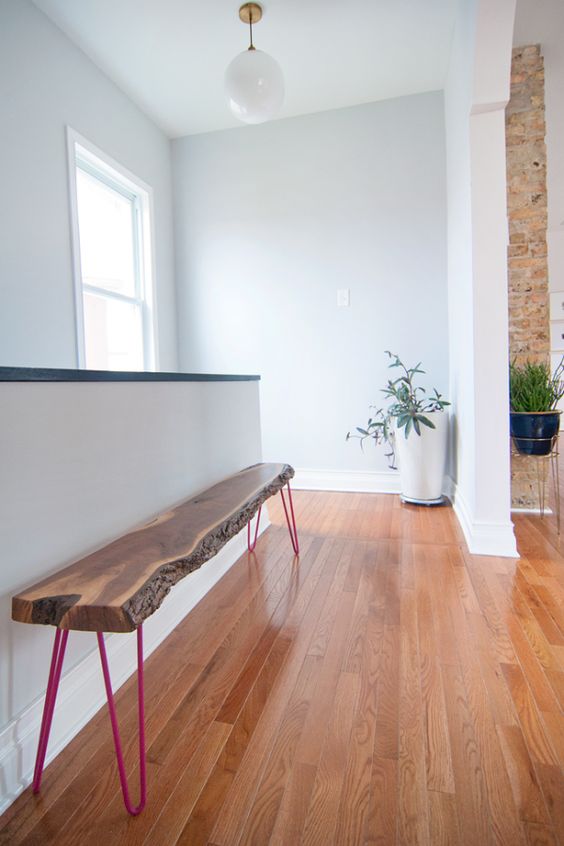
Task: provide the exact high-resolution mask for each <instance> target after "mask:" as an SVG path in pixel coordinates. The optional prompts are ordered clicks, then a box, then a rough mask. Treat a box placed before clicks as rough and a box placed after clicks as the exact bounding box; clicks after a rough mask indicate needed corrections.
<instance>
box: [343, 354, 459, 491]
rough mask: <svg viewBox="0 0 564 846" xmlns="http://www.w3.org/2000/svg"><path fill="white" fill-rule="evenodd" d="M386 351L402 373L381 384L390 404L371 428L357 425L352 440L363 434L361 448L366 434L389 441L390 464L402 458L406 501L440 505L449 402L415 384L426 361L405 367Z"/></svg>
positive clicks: (370, 423)
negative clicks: (429, 393) (428, 393)
mask: <svg viewBox="0 0 564 846" xmlns="http://www.w3.org/2000/svg"><path fill="white" fill-rule="evenodd" d="M386 355H387V356H388V357H389V358H390V359H391V363H390V367H392V368H397V369H399V370H400V372H401V375H400V376H398V378H397V379H389V380H388V384H387V385H386V387H385V388H382V393H383V394H384V395H385V397H386V398H387V399H388V400H389V404H388V405H387V406H386V407H385V408H377V409H375V411H374V413H373V416H372V417H370V418H369V420H368V423H367V425H366V428H361V427H360V426H357V427H356V433H354V434H353V433H352V432H348V434H347V440H350V439H351V438H358V439H359V440H360V444H361V446H362V445H363V443H364V441H365V440H366V439H367V438H371V439H372V440H373V441H374V442H375V444H380V443H385V444H387V445H388V447H389V451H388V452H387V453H386V455H387V458H388V461H389V465H390V467H391V468H393V469H395V466H396V457H397V459H398V465H399V472H400V482H401V497H402V500H403V501H405V502H412V503H416V504H419V505H437V504H439V503H442V502H443V496H442V488H443V478H444V470H445V462H446V450H447V437H448V415H447V414H446V413H445V411H444V409H445V407H446V406H447V405H450V403H448V402H447V401H446V400H444V399H443V398H442V396H441V394H439V392H438V391H437V389H436V388H434V392H433V394H432V395H427V393H426V390H425V388H422V387H421V386H420V385H415V384H414V380H415V378H416V376H417V375H419V374H424V373H425V371H424V370H422V369H421V364H417V365H415V367H406V366H405V364H404V363H403V362H402V361H401V359H400V358H399V357H398V356H397V355H396V354H395V353H391V352H389V350H386ZM371 408H375V407H374V406H371Z"/></svg>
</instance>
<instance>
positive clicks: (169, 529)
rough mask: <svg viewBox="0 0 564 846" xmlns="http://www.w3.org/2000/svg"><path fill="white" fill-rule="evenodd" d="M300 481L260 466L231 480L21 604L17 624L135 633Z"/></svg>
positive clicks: (63, 573) (283, 468)
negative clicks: (184, 582) (190, 577)
mask: <svg viewBox="0 0 564 846" xmlns="http://www.w3.org/2000/svg"><path fill="white" fill-rule="evenodd" d="M293 476H294V469H293V468H292V467H291V466H290V465H289V464H255V465H253V466H252V467H247V468H246V469H245V470H241V471H240V472H239V473H235V474H234V475H233V476H229V477H228V478H227V479H224V480H223V481H222V482H219V483H218V484H217V485H214V486H213V487H211V488H208V489H207V490H204V491H201V492H200V493H199V494H197V495H196V496H193V497H191V498H190V499H188V500H186V501H185V502H182V503H181V504H180V505H178V506H176V507H175V508H173V509H171V510H170V511H166V512H163V513H161V514H159V515H158V516H157V517H155V518H154V519H153V520H151V521H150V522H149V523H147V524H146V525H144V526H141V527H140V528H138V529H135V530H133V531H131V532H128V533H127V534H125V535H122V536H121V537H119V538H117V539H116V540H114V541H112V542H111V543H109V544H107V545H106V546H104V547H102V548H101V549H99V550H97V551H96V552H93V553H91V554H90V555H87V556H86V557H85V558H82V559H80V560H79V561H76V562H75V563H73V564H70V565H69V566H68V567H65V568H64V569H62V570H59V571H57V572H55V573H53V574H52V575H51V576H48V577H47V578H45V579H43V580H42V581H40V582H37V583H36V584H35V585H32V586H31V587H29V588H27V589H26V590H24V591H22V592H21V593H19V594H18V595H17V596H14V597H13V598H12V619H13V620H16V621H18V622H21V623H38V624H40V625H51V626H58V627H59V628H61V629H72V630H77V631H104V632H131V631H134V630H135V629H136V628H138V626H140V625H141V623H143V622H144V621H145V620H146V619H147V618H148V617H150V616H151V614H153V612H155V611H156V610H157V609H158V608H159V607H160V605H161V604H162V602H163V600H164V598H165V597H166V596H167V594H168V593H169V592H170V590H171V588H172V587H173V586H174V585H175V584H176V583H177V582H179V581H180V580H181V579H183V578H184V577H185V576H188V575H189V574H190V573H193V572H194V571H195V570H198V569H199V568H200V567H201V566H202V564H205V563H206V561H209V560H210V558H213V556H214V555H216V554H217V553H218V552H219V550H220V549H222V547H223V546H225V544H226V543H227V542H228V541H229V540H231V538H233V537H235V535H236V534H238V533H239V532H240V531H241V529H243V528H244V527H245V526H246V524H247V523H248V521H249V520H250V519H251V518H252V517H253V516H254V515H255V514H256V513H257V511H258V509H259V508H260V507H261V505H262V504H263V503H264V502H266V500H267V499H269V498H270V497H271V496H274V495H275V494H277V493H278V492H279V491H280V490H282V488H283V487H284V485H286V483H287V482H288V481H289V480H290V479H291V478H293ZM214 513H215V515H216V516H215V519H214V518H213V515H214Z"/></svg>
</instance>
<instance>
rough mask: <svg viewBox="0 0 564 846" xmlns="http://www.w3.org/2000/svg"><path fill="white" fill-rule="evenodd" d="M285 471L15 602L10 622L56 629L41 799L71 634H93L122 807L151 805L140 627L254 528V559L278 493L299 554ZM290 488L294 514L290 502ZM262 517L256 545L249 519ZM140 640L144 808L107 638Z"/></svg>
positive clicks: (228, 482)
mask: <svg viewBox="0 0 564 846" xmlns="http://www.w3.org/2000/svg"><path fill="white" fill-rule="evenodd" d="M293 475H294V470H293V469H292V467H290V466H289V465H288V464H255V465H254V466H253V467H248V468H247V469H246V470H242V471H241V472H240V473H237V474H235V475H234V476H230V477H229V478H228V479H225V480H224V481H222V482H220V483H219V484H217V485H214V486H213V487H212V488H209V489H208V490H206V491H202V492H201V493H199V494H198V495H197V496H195V497H192V498H191V499H189V500H187V501H186V502H183V503H182V504H181V505H179V506H178V507H176V508H174V509H172V510H170V511H167V512H165V513H163V514H160V515H159V516H158V517H156V518H155V519H153V520H152V521H151V522H149V523H147V525H145V526H142V527H141V528H139V529H136V530H134V531H132V532H129V534H127V535H123V537H120V538H118V539H117V540H115V541H113V542H112V543H110V544H108V545H107V546H105V547H103V549H99V550H98V551H97V552H93V553H92V554H91V555H87V556H86V558H82V559H81V560H80V561H77V562H75V563H74V564H71V565H70V566H68V567H65V568H64V569H63V570H59V571H58V572H57V573H54V574H53V575H51V576H49V577H48V578H46V579H43V581H41V582H38V583H37V584H35V585H33V586H32V587H30V588H28V589H27V590H25V591H23V593H20V594H18V595H17V596H14V597H13V599H12V618H13V619H14V620H17V621H19V622H21V623H39V624H41V625H48V626H55V627H56V632H55V643H54V646H53V655H52V658H51V666H50V670H49V679H48V683H47V692H46V696H45V705H44V708H43V718H42V722H41V730H40V733H39V744H38V748H37V757H36V761H35V771H34V776H33V792H34V793H38V792H39V789H40V786H41V775H42V772H43V766H44V763H45V755H46V753H47V744H48V742H49V732H50V730H51V722H52V719H53V713H54V710H55V701H56V698H57V690H58V687H59V681H60V678H61V672H62V669H63V660H64V655H65V648H66V645H67V639H68V636H69V631H89V632H96V633H97V638H98V646H99V649H100V659H101V663H102V673H103V676H104V684H105V687H106V695H107V697H108V709H109V712H110V720H111V724H112V733H113V738H114V745H115V750H116V757H117V763H118V770H119V778H120V783H121V789H122V793H123V800H124V803H125V807H126V808H127V810H128V811H129V813H130V814H133V815H136V814H139V813H140V812H141V811H142V810H143V808H144V806H145V801H146V795H147V786H146V767H145V729H144V724H145V710H144V699H143V622H144V621H145V620H146V619H147V617H149V616H150V615H151V614H152V613H153V612H154V611H156V610H157V608H158V607H159V606H160V605H161V603H162V601H163V600H164V598H165V596H166V595H167V594H168V592H169V591H170V589H171V588H172V587H173V585H175V584H176V583H177V582H178V581H180V579H183V578H184V576H187V575H188V574H189V573H192V572H193V571H194V570H197V569H198V568H199V567H201V566H202V564H204V563H205V562H206V561H208V560H209V559H210V558H212V557H213V556H214V555H215V554H216V553H217V552H219V550H220V549H221V548H222V547H223V546H224V545H225V544H226V543H227V541H228V540H230V539H231V538H232V537H234V536H235V535H236V534H237V533H238V532H239V531H240V530H241V529H242V528H244V526H245V524H246V525H247V545H248V549H249V552H252V551H253V550H254V548H255V545H256V541H257V535H258V527H259V520H260V512H261V508H262V505H263V503H264V502H265V501H266V500H267V499H268V498H269V497H271V496H274V494H276V493H278V492H280V495H281V497H282V503H283V505H284V513H285V515H286V522H287V524H288V530H289V532H290V538H291V541H292V546H293V549H294V553H295V554H296V555H298V554H299V546H298V535H297V531H296V521H295V516H294V507H293V503H292V492H291V490H290V479H291V478H292V477H293ZM285 486H287V493H288V504H286V499H285V497H284V490H283V489H284V487H285ZM255 514H257V521H256V527H255V532H254V537H253V538H251V523H250V521H251V519H252V518H253V517H254V515H255ZM132 631H136V632H137V692H138V709H139V761H140V763H139V772H140V800H139V804H138V805H133V803H132V802H131V799H130V795H129V789H128V784H127V776H126V773H125V767H124V762H123V753H122V747H121V740H120V734H119V728H118V723H117V718H116V711H115V705H114V697H113V692H112V685H111V680H110V673H109V669H108V659H107V655H106V648H105V644H104V632H132Z"/></svg>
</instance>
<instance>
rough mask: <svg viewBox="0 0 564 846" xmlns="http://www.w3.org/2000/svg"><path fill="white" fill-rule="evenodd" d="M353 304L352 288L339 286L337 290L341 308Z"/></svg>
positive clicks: (338, 303) (338, 302)
mask: <svg viewBox="0 0 564 846" xmlns="http://www.w3.org/2000/svg"><path fill="white" fill-rule="evenodd" d="M350 304H351V291H350V288H339V289H338V291H337V305H338V306H339V308H347V307H348V306H350Z"/></svg>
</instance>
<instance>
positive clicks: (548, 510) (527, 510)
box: [511, 506, 554, 516]
mask: <svg viewBox="0 0 564 846" xmlns="http://www.w3.org/2000/svg"><path fill="white" fill-rule="evenodd" d="M511 513H512V514H537V515H540V513H541V510H540V508H512V509H511ZM544 513H545V514H548V515H549V516H550V515H551V514H554V511H553V510H552V508H549V507H548V506H547V507H546V508H545V509H544Z"/></svg>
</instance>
